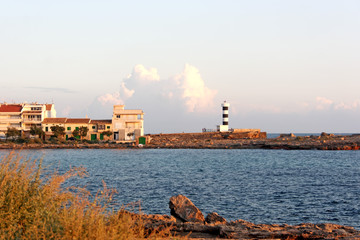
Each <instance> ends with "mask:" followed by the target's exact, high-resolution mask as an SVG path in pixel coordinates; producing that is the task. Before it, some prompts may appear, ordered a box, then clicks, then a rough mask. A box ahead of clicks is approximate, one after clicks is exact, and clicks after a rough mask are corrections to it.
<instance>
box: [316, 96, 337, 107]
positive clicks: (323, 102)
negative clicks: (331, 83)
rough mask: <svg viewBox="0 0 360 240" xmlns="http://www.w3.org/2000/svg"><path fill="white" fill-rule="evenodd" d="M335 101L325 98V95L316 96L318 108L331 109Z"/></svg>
mask: <svg viewBox="0 0 360 240" xmlns="http://www.w3.org/2000/svg"><path fill="white" fill-rule="evenodd" d="M333 103H334V101H332V100H330V99H328V98H324V97H316V109H317V110H324V109H329V108H330V107H331V106H332V105H333Z"/></svg>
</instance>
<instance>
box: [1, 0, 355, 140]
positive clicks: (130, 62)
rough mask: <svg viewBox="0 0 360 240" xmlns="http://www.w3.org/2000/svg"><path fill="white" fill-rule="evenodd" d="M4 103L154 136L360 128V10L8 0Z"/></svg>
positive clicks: (323, 0)
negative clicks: (139, 122) (120, 115)
mask: <svg viewBox="0 0 360 240" xmlns="http://www.w3.org/2000/svg"><path fill="white" fill-rule="evenodd" d="M0 29H1V32H0V102H23V101H27V102H34V101H37V102H42V103H46V102H47V103H50V102H54V103H55V107H56V110H57V115H58V117H66V116H67V117H85V115H88V116H89V117H91V118H94V119H104V118H105V119H106V118H111V113H112V105H113V104H119V103H124V104H125V105H126V108H135V109H143V110H144V111H145V113H146V115H145V132H146V133H158V132H198V131H201V129H202V128H203V127H206V128H215V126H216V125H218V124H221V107H220V105H221V103H222V102H223V101H224V100H227V101H228V102H230V104H231V107H230V115H229V124H230V127H233V128H261V129H262V130H264V131H267V132H321V131H327V132H360V125H359V124H358V122H359V120H360V96H359V89H360V68H359V63H360V45H359V42H360V32H359V31H358V29H360V2H359V1H355V0H353V1H352V0H347V1H331V0H317V1H307V0H305V1H304V0H303V1H285V0H282V1H280V0H279V1H275V0H274V1H271V0H266V1H265V0H263V1H260V0H254V1H229V0H225V1H209V0H208V1H200V0H199V1H80V0H79V1H36V0H35V1H16V0H15V1H0Z"/></svg>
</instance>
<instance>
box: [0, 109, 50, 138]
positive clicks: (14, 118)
mask: <svg viewBox="0 0 360 240" xmlns="http://www.w3.org/2000/svg"><path fill="white" fill-rule="evenodd" d="M47 117H56V111H55V107H54V104H39V103H21V104H6V103H4V104H0V135H5V133H6V131H7V129H8V128H16V129H18V130H19V131H21V132H22V133H25V134H29V131H30V128H31V127H32V126H37V127H41V122H42V121H43V120H44V119H45V118H47Z"/></svg>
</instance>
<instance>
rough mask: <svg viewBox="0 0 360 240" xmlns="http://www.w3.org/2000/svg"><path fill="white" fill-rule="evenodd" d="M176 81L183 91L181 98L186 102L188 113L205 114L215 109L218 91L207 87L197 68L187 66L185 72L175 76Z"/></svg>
mask: <svg viewBox="0 0 360 240" xmlns="http://www.w3.org/2000/svg"><path fill="white" fill-rule="evenodd" d="M174 80H175V81H176V83H177V85H178V87H179V88H180V89H181V90H182V94H181V98H182V99H183V100H185V105H186V108H187V110H188V112H194V111H200V112H204V111H207V110H209V108H212V107H214V97H215V95H216V94H217V91H216V90H212V89H209V88H208V87H206V86H205V82H204V80H203V79H202V78H201V75H200V73H199V70H198V69H197V68H196V67H194V66H191V65H189V64H186V65H185V68H184V71H183V72H182V73H181V74H178V75H177V76H175V78H174Z"/></svg>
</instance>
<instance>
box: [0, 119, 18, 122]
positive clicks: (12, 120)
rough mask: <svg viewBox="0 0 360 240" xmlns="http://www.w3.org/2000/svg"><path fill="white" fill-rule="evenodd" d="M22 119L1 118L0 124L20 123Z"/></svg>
mask: <svg viewBox="0 0 360 240" xmlns="http://www.w3.org/2000/svg"><path fill="white" fill-rule="evenodd" d="M20 122H21V118H0V123H20Z"/></svg>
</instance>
